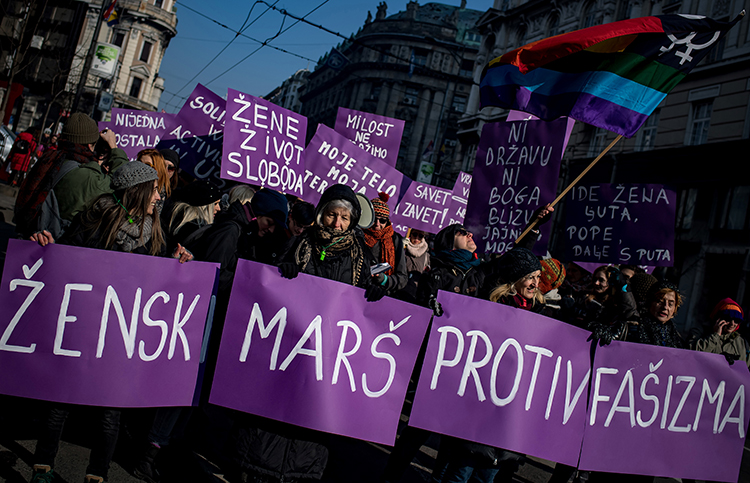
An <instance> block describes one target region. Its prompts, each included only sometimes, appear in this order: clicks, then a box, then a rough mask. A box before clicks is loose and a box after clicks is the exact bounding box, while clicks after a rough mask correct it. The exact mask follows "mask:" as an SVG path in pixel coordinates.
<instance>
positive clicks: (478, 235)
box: [464, 119, 568, 254]
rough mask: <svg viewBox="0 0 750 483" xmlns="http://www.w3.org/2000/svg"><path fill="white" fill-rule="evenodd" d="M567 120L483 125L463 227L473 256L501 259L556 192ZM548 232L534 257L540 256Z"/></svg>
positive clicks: (543, 249) (552, 198)
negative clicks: (470, 239) (498, 256)
mask: <svg viewBox="0 0 750 483" xmlns="http://www.w3.org/2000/svg"><path fill="white" fill-rule="evenodd" d="M567 124H568V120H567V119H558V120H555V121H551V122H546V121H514V122H501V123H490V124H485V125H484V126H483V127H482V136H481V138H480V139H479V146H478V148H477V161H476V165H475V166H474V177H473V180H472V185H471V195H470V196H469V202H468V206H467V208H466V219H465V220H464V225H465V226H466V228H467V229H468V230H469V231H471V232H472V233H473V234H474V237H475V241H476V242H477V252H479V253H504V252H506V251H508V250H509V249H511V248H512V247H513V242H514V241H515V240H516V238H518V236H519V235H520V234H521V233H522V232H523V229H524V228H525V227H526V225H527V224H528V223H529V221H530V220H531V217H532V216H533V214H534V211H535V210H536V209H537V208H539V207H540V206H543V205H545V204H547V203H551V202H552V201H553V200H554V198H555V193H556V192H557V180H558V176H559V172H560V160H561V159H562V154H563V146H564V145H565V142H566V133H567V131H566V128H567ZM549 231H550V230H541V232H542V237H541V239H540V240H539V241H538V242H537V243H536V245H535V247H534V252H535V253H537V254H545V253H546V252H547V242H548V240H549Z"/></svg>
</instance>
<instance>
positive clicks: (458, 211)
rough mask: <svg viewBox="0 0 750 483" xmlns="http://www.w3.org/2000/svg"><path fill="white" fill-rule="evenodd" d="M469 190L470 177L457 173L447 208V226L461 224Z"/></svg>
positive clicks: (466, 174) (464, 215)
mask: <svg viewBox="0 0 750 483" xmlns="http://www.w3.org/2000/svg"><path fill="white" fill-rule="evenodd" d="M470 190H471V175H470V174H469V173H464V172H463V171H459V173H458V178H456V183H455V184H454V185H453V191H452V192H451V204H450V208H448V217H449V219H448V225H449V226H450V225H453V224H456V223H460V224H463V222H464V218H465V217H466V203H468V201H469V191H470Z"/></svg>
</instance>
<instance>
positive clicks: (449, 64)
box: [301, 1, 482, 187]
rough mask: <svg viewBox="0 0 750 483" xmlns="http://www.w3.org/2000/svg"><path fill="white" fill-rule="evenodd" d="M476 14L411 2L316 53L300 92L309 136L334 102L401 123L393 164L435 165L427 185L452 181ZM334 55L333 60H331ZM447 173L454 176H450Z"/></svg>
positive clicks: (405, 168)
mask: <svg viewBox="0 0 750 483" xmlns="http://www.w3.org/2000/svg"><path fill="white" fill-rule="evenodd" d="M481 15H482V12H480V11H478V10H471V9H468V8H466V2H465V1H463V2H462V4H461V6H458V7H457V6H450V5H444V4H440V3H427V4H424V5H419V4H418V3H417V2H414V1H412V2H409V3H408V5H407V7H406V10H405V11H402V12H398V13H395V14H393V15H390V16H389V15H388V14H387V6H386V4H385V2H381V3H380V4H379V5H378V7H377V14H376V15H375V18H374V19H373V18H372V16H371V15H369V13H368V17H367V19H366V20H365V23H364V25H363V26H362V28H361V29H360V30H359V32H357V33H356V34H355V35H353V36H352V37H351V38H350V39H349V40H346V41H344V42H342V43H341V44H339V45H338V46H337V47H336V49H335V50H333V51H331V53H329V54H328V55H326V56H325V57H323V58H321V60H320V61H319V62H318V65H316V66H315V69H314V70H313V72H311V73H310V75H309V77H308V81H307V85H306V86H305V91H304V93H303V94H302V96H301V100H302V114H304V115H305V116H307V117H308V119H309V122H308V127H309V130H310V132H308V139H309V138H310V137H312V134H313V133H314V130H315V127H316V126H317V124H318V123H323V124H326V125H328V126H331V127H333V125H334V123H335V120H336V112H337V109H338V107H339V106H341V107H346V108H350V109H356V110H359V111H364V112H369V113H373V114H379V115H384V116H389V117H394V118H397V119H402V120H404V121H405V126H404V135H403V139H402V143H401V149H400V152H399V159H398V162H397V165H396V167H397V168H398V169H399V170H401V171H402V172H403V173H404V174H406V175H407V176H410V177H412V178H416V177H417V171H418V170H419V169H420V165H422V166H423V167H424V166H425V165H428V166H431V167H434V174H433V178H432V183H433V184H437V185H440V186H447V187H451V186H452V183H453V179H454V178H455V174H452V173H451V172H450V169H451V167H452V166H453V164H454V163H453V158H454V157H455V156H461V146H460V143H459V142H458V139H457V130H458V120H459V118H460V116H461V115H462V114H463V113H464V111H465V110H466V104H467V102H468V99H469V93H470V91H471V84H472V69H473V67H474V62H475V60H476V53H477V50H478V48H479V39H480V37H479V32H478V31H477V30H476V29H475V27H474V26H475V24H476V23H477V20H479V18H480V17H481ZM334 61H335V62H334ZM451 176H452V177H451Z"/></svg>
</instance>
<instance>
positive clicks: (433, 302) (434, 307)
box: [427, 295, 443, 317]
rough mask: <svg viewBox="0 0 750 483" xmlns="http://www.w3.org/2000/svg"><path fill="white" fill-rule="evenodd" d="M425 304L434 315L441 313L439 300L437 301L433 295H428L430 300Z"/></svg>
mask: <svg viewBox="0 0 750 483" xmlns="http://www.w3.org/2000/svg"><path fill="white" fill-rule="evenodd" d="M427 306H428V307H430V308H431V309H432V313H433V314H435V317H440V316H441V315H443V306H442V305H440V302H438V301H437V298H436V297H435V296H434V295H430V300H429V302H427Z"/></svg>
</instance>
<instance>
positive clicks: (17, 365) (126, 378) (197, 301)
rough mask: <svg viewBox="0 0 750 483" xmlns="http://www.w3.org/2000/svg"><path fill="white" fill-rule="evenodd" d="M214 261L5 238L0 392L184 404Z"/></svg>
mask: <svg viewBox="0 0 750 483" xmlns="http://www.w3.org/2000/svg"><path fill="white" fill-rule="evenodd" d="M92 268H95V269H92ZM217 268H218V265H217V264H212V263H201V262H190V263H187V264H180V263H179V262H178V261H177V260H174V259H168V258H158V257H151V256H146V255H133V254H129V253H120V252H113V251H106V250H94V249H90V248H78V247H70V246H65V245H48V246H46V247H44V248H42V247H40V246H39V245H38V244H36V243H34V242H31V241H19V240H10V242H9V244H8V256H7V257H6V259H5V267H4V269H3V277H2V287H0V306H2V307H3V309H4V310H3V312H2V315H1V316H0V367H3V368H5V370H2V371H0V392H2V393H3V394H8V395H12V396H21V397H28V398H34V399H44V400H49V401H56V402H63V403H72V404H86V405H94V406H115V407H154V406H189V405H191V404H192V402H193V397H194V393H195V391H196V380H197V377H198V364H199V362H200V359H201V342H202V339H203V332H204V326H205V322H206V314H207V312H208V307H209V303H210V300H211V292H212V290H213V283H214V278H215V275H216V270H217ZM9 368H12V370H9Z"/></svg>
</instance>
